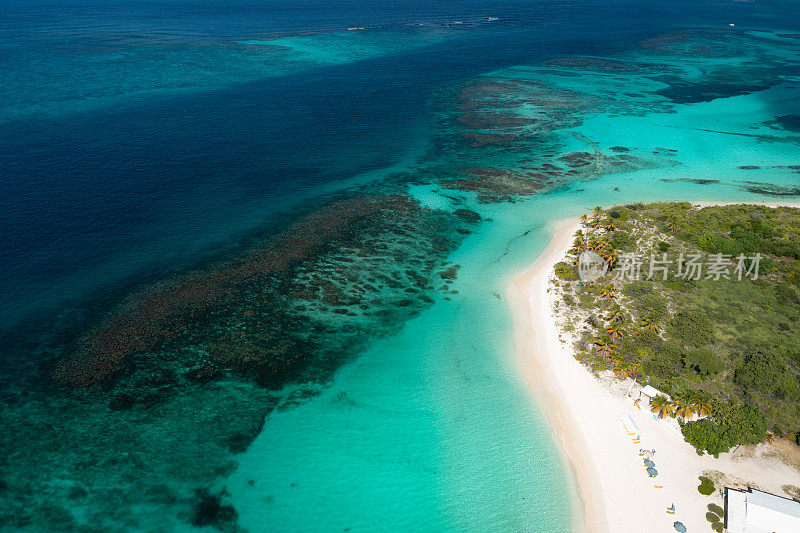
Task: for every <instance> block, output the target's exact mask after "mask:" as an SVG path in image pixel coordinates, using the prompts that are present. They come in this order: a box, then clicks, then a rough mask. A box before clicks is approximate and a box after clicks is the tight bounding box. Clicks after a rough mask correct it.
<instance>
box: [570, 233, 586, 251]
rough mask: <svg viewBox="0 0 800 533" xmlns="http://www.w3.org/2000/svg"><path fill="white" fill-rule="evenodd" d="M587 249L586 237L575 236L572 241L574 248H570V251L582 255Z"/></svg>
mask: <svg viewBox="0 0 800 533" xmlns="http://www.w3.org/2000/svg"><path fill="white" fill-rule="evenodd" d="M585 251H586V239H584V238H583V237H582V236H581V237H575V240H574V241H573V243H572V248H571V249H570V253H572V254H574V255H580V254H582V253H583V252H585Z"/></svg>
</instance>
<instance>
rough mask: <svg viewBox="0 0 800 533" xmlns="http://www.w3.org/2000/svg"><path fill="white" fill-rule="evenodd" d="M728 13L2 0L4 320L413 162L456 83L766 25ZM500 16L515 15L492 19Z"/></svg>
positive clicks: (202, 251)
mask: <svg viewBox="0 0 800 533" xmlns="http://www.w3.org/2000/svg"><path fill="white" fill-rule="evenodd" d="M787 4H788V3H787ZM787 4H778V5H774V4H773V5H771V8H772V9H773V12H770V15H771V16H776V17H777V18H780V13H781V12H785V11H786V10H787V9H789V10H790V9H791V8H790V6H789V5H787ZM724 6H725V7H724V9H723V8H722V7H721V4H720V3H718V2H701V3H697V2H632V1H611V2H599V1H590V2H585V1H584V2H539V1H537V2H528V1H524V2H433V3H431V2H400V3H398V2H358V1H349V2H335V3H331V2H324V1H304V2H271V1H270V2H236V1H233V2H219V1H213V2H184V1H174V2H172V1H170V2H138V1H121V2H120V1H115V2H103V3H100V4H98V3H95V2H89V3H84V2H71V1H55V2H27V1H26V2H17V1H15V0H12V1H9V2H3V3H2V6H0V15H2V16H0V34H1V35H2V36H3V37H2V41H0V76H1V78H0V97H1V98H2V101H3V107H2V108H0V109H2V111H0V163H1V164H2V172H3V179H2V183H0V187H2V190H0V195H2V197H3V198H4V199H5V202H4V203H5V206H6V208H5V209H3V210H2V212H1V213H0V235H2V246H0V261H2V263H3V265H4V272H5V275H4V276H3V278H2V282H1V283H2V285H0V295H2V299H3V301H5V302H7V304H6V305H4V306H3V308H2V310H0V313H1V314H0V323H3V324H6V325H13V324H15V323H17V321H18V320H19V319H21V318H25V317H28V316H30V315H29V313H35V312H41V311H45V310H46V309H50V310H52V309H53V307H54V306H58V305H61V304H62V303H63V301H64V300H65V299H67V300H70V301H73V302H75V301H80V299H82V298H85V297H86V296H87V294H91V293H96V290H97V288H98V287H109V286H111V285H113V284H115V283H120V282H122V281H123V280H126V279H131V277H137V276H147V275H154V274H155V275H158V274H157V273H161V272H164V271H165V270H171V269H173V268H178V269H179V268H185V267H187V266H190V265H192V264H193V263H195V262H197V261H198V260H200V259H202V258H205V257H207V256H208V255H209V254H212V255H213V254H216V253H217V252H219V250H220V249H223V250H224V248H225V247H226V246H228V245H229V244H230V243H231V242H235V241H236V239H237V238H239V237H241V236H243V235H247V234H248V232H251V231H253V230H254V229H255V228H256V227H264V226H268V225H269V224H270V223H271V222H272V221H271V220H270V217H271V216H275V215H276V214H277V213H279V212H282V210H281V208H282V207H285V206H286V203H287V201H298V200H301V199H302V198H304V197H306V196H308V195H311V194H313V193H314V192H315V190H316V189H317V188H318V187H320V186H321V185H325V184H331V183H336V182H337V181H340V180H343V179H347V178H350V177H352V176H353V175H355V174H358V173H361V172H364V171H368V170H374V169H380V168H382V167H386V166H388V165H390V164H392V163H393V162H396V161H398V160H400V159H402V158H403V157H404V156H406V154H407V152H408V147H409V146H413V145H414V142H413V141H419V139H420V137H421V136H424V135H425V124H426V120H427V119H426V112H427V107H426V105H427V103H428V101H429V99H430V97H431V95H432V93H433V91H435V90H436V89H437V88H438V87H440V86H442V85H443V84H445V83H447V82H451V81H453V80H459V79H464V78H467V77H469V76H473V75H476V74H480V73H482V72H486V71H489V70H494V69H497V68H500V67H504V66H509V65H515V64H518V63H524V62H530V61H533V60H535V59H537V58H541V57H545V56H547V55H553V54H565V53H574V52H580V53H581V54H613V53H614V52H615V51H616V50H621V49H625V48H626V47H629V46H631V45H633V44H634V43H635V42H636V41H637V40H638V39H640V38H641V37H643V36H645V35H649V34H653V33H657V32H658V31H659V30H660V29H662V28H668V27H672V26H681V25H682V24H689V25H692V24H708V23H712V24H714V23H719V22H720V21H724V20H727V19H726V18H725V17H728V16H733V15H734V14H737V13H744V14H746V15H747V16H748V17H750V18H753V17H760V16H761V15H759V12H760V11H761V10H762V7H761V6H762V4H761V3H759V4H749V3H725V4H724ZM486 17H498V19H499V20H498V21H497V22H495V23H494V24H479V23H478V22H482V21H484V20H485V19H486ZM459 20H465V21H468V22H472V23H474V24H470V26H469V27H468V28H464V29H460V28H458V27H456V26H450V27H449V29H448V32H447V33H446V35H444V37H442V38H441V39H439V40H437V41H434V42H433V43H432V44H430V45H427V46H419V47H412V48H410V49H409V50H407V51H403V50H402V49H397V48H396V47H392V48H390V51H389V55H387V56H379V57H372V58H370V57H367V58H365V59H363V60H354V61H345V62H343V63H341V64H336V65H329V64H318V65H313V64H312V66H309V65H307V64H302V65H299V66H297V67H296V68H295V67H294V66H293V65H292V63H293V61H294V59H293V58H288V59H286V58H278V59H276V60H273V61H265V62H262V63H259V64H258V65H255V66H253V65H248V66H246V67H242V68H241V69H240V68H238V67H239V65H238V64H237V63H244V62H247V61H250V60H252V58H251V57H249V56H248V55H247V52H248V51H245V52H244V53H243V52H242V51H241V50H240V49H241V48H242V47H238V48H237V47H235V46H234V45H232V44H231V43H232V42H233V41H235V40H238V39H246V38H250V37H261V36H272V35H284V34H293V33H297V32H313V31H318V30H328V29H336V28H338V29H342V28H347V27H360V26H364V27H370V28H374V27H382V28H387V30H386V31H384V33H385V36H379V37H378V46H386V47H390V46H391V45H393V44H394V42H395V41H397V40H401V39H406V38H409V34H411V35H412V37H410V38H412V39H413V35H414V33H415V32H417V31H418V30H417V28H415V27H414V25H416V24H420V23H422V24H428V25H431V26H436V27H441V26H442V25H445V24H447V23H449V22H452V21H459ZM453 28H456V29H453ZM384 41H385V42H384ZM242 70H246V71H245V72H242ZM276 72H277V74H276ZM164 87H166V88H164ZM159 89H160V91H159ZM153 91H156V92H155V93H154V92H153Z"/></svg>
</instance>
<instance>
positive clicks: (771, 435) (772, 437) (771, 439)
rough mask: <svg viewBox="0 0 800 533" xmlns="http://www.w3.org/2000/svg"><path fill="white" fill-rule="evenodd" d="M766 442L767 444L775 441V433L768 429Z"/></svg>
mask: <svg viewBox="0 0 800 533" xmlns="http://www.w3.org/2000/svg"><path fill="white" fill-rule="evenodd" d="M764 442H766V443H767V444H772V443H773V442H775V433H773V432H771V431H769V430H768V431H767V437H766V438H765V439H764Z"/></svg>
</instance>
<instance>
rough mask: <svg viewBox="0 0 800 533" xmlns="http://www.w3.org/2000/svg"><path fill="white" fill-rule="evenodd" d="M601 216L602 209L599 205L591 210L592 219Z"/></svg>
mask: <svg viewBox="0 0 800 533" xmlns="http://www.w3.org/2000/svg"><path fill="white" fill-rule="evenodd" d="M602 215H603V209H602V208H601V207H600V206H599V205H598V206H597V207H595V208H594V209H592V217H593V218H600V217H601V216H602Z"/></svg>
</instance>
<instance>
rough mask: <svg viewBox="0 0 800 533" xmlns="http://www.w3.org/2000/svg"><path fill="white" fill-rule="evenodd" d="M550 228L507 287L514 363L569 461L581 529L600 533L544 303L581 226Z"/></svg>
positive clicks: (598, 509)
mask: <svg viewBox="0 0 800 533" xmlns="http://www.w3.org/2000/svg"><path fill="white" fill-rule="evenodd" d="M551 227H552V229H553V231H554V235H553V237H552V239H551V240H550V243H549V244H548V245H547V248H545V250H544V251H543V252H542V253H541V254H540V255H539V257H538V258H537V259H536V261H534V263H533V264H532V265H531V266H530V267H528V269H527V270H525V271H524V272H522V273H521V274H519V275H518V276H516V277H515V278H514V279H513V280H512V281H511V283H510V284H509V286H508V290H507V293H508V301H509V305H510V307H511V312H512V316H513V323H514V352H515V359H516V362H517V364H518V366H519V369H520V371H521V372H522V375H523V377H524V378H525V381H526V382H527V383H528V386H529V387H530V389H531V392H532V393H533V396H534V397H535V399H536V402H537V403H538V404H539V406H540V407H541V408H542V409H543V411H544V413H545V416H546V417H547V421H548V424H549V426H550V429H551V431H552V432H553V434H554V436H555V437H556V440H557V442H558V444H559V446H560V447H561V449H562V450H563V452H564V454H565V455H566V458H567V459H568V461H569V465H570V467H571V469H572V473H573V475H574V477H575V480H576V482H577V486H578V492H579V494H578V496H579V499H580V502H581V507H582V515H583V519H584V522H585V523H584V524H583V526H584V528H583V529H585V530H586V531H588V532H590V533H605V532H608V531H610V528H609V525H608V520H607V517H606V510H605V507H604V505H603V503H602V502H603V498H601V497H598V496H599V495H600V494H602V490H603V489H602V485H601V483H600V477H599V473H598V471H597V468H596V467H595V465H594V464H593V463H592V461H591V457H590V456H589V455H588V454H587V453H585V452H584V450H585V449H586V443H585V437H584V435H583V434H582V432H581V430H580V426H579V423H578V420H577V419H576V417H575V415H574V413H573V412H572V411H571V410H570V409H569V407H568V406H567V405H566V403H565V402H564V399H565V395H566V391H565V390H564V383H563V381H562V380H563V378H562V377H561V376H560V375H559V369H558V365H559V364H561V363H556V362H555V360H554V358H553V355H554V354H556V353H559V352H560V351H561V350H563V348H561V346H559V340H558V333H557V331H556V330H555V327H556V325H555V323H554V320H553V317H552V316H551V310H550V305H549V300H548V299H547V286H548V279H549V277H548V276H549V274H550V273H551V272H552V271H553V267H554V266H555V264H556V263H557V262H558V261H559V260H561V259H562V258H563V257H564V255H565V254H566V252H567V250H568V249H569V247H570V245H571V243H572V235H573V234H574V233H575V231H576V230H578V229H579V227H580V223H579V221H578V219H577V218H570V219H565V220H559V221H556V222H555V223H553V224H552V226H551ZM548 354H549V355H548ZM570 361H571V362H572V363H574V364H578V363H577V361H575V360H574V359H572V358H569V360H568V361H566V363H569V362H570ZM592 495H595V497H592Z"/></svg>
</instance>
